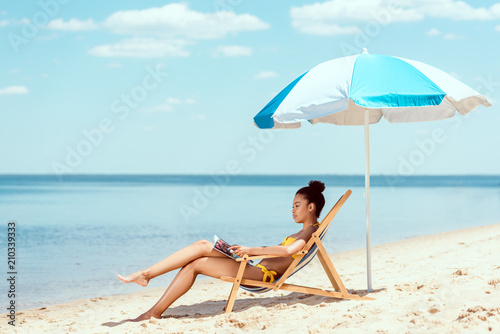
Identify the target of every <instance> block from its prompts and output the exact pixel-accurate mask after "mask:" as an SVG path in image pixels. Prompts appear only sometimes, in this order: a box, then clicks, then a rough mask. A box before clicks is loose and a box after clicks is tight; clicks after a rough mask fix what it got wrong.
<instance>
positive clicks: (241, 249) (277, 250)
mask: <svg viewBox="0 0 500 334" xmlns="http://www.w3.org/2000/svg"><path fill="white" fill-rule="evenodd" d="M314 231H316V228H310V229H309V228H308V229H307V230H305V231H303V232H302V233H301V234H300V235H299V236H297V240H295V241H294V242H292V243H291V244H289V245H286V246H282V245H278V246H269V247H245V246H238V245H234V246H231V247H229V248H230V249H232V250H234V252H235V253H236V255H238V256H240V257H242V256H243V255H245V254H247V255H249V256H252V255H277V256H291V255H293V254H295V253H297V252H299V251H301V250H302V248H304V246H305V245H306V241H308V240H309V239H310V238H311V235H312V234H313V232H314Z"/></svg>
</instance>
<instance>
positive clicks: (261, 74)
mask: <svg viewBox="0 0 500 334" xmlns="http://www.w3.org/2000/svg"><path fill="white" fill-rule="evenodd" d="M277 76H278V73H276V72H274V71H260V72H259V73H257V74H256V75H254V77H253V78H254V79H257V80H259V79H270V78H276V77H277Z"/></svg>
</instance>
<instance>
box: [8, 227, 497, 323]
mask: <svg viewBox="0 0 500 334" xmlns="http://www.w3.org/2000/svg"><path fill="white" fill-rule="evenodd" d="M499 251H500V224H495V225H489V226H483V227H476V228H470V229H464V230H460V231H453V232H447V233H442V234H437V235H431V236H422V237H415V238H411V239H406V240H403V241H399V242H394V243H390V244H385V245H380V246H377V247H374V248H373V250H372V258H373V287H374V289H375V291H374V292H373V293H370V294H369V296H372V297H374V298H376V300H373V301H351V300H338V299H333V298H327V297H319V296H313V295H306V294H300V293H294V292H286V291H284V292H281V291H279V292H273V291H271V292H267V293H265V294H260V295H252V294H250V293H248V292H245V291H244V290H240V292H239V297H238V299H237V300H236V303H235V307H234V311H233V313H231V314H225V313H224V312H223V308H224V306H225V299H226V298H227V296H228V295H229V292H230V289H231V285H230V284H229V283H224V282H221V281H219V280H216V279H205V280H199V281H197V282H196V283H195V285H194V286H193V288H192V289H191V290H190V291H189V292H188V293H187V294H186V295H184V296H183V297H181V298H180V299H178V300H177V301H176V302H175V303H174V304H173V305H172V307H171V308H170V309H168V310H167V311H165V313H164V314H163V318H162V319H152V320H148V321H143V322H141V323H131V322H124V319H127V318H131V317H136V316H138V315H139V314H141V313H142V312H144V311H146V310H147V309H149V308H150V307H151V306H152V305H153V304H154V303H155V302H156V301H157V300H158V298H159V297H160V296H161V295H162V294H163V292H164V290H165V288H166V287H165V288H147V287H146V288H144V290H142V291H140V292H136V293H131V294H127V295H116V296H106V297H96V298H92V299H89V300H77V301H73V302H70V303H66V304H60V305H52V306H47V307H41V308H36V309H31V310H23V311H20V312H19V313H18V314H17V318H16V324H17V326H16V327H15V329H16V330H17V332H18V333H41V332H50V333H73V332H75V333H149V332H158V333H239V332H259V331H273V332H281V333H287V332H297V333H330V332H332V331H333V330H335V332H339V333H360V332H361V333H376V332H379V333H462V332H465V333H467V332H470V333H489V332H491V333H500V255H499V253H500V252H499ZM331 258H332V261H333V263H334V265H335V267H336V268H337V271H338V272H339V274H340V276H341V278H342V279H343V281H344V284H345V286H346V287H347V289H348V290H356V291H358V292H362V290H364V289H366V270H365V267H366V264H365V250H364V249H360V250H353V251H348V252H342V253H336V254H332V255H331ZM291 282H292V283H295V284H301V285H309V286H315V287H321V288H331V286H330V283H329V281H328V278H327V277H326V275H325V274H324V273H323V272H322V267H321V264H320V263H319V261H318V260H317V259H315V260H314V261H313V262H312V263H311V264H310V265H309V266H307V267H306V268H305V269H303V270H302V271H300V272H299V273H298V274H296V275H295V276H293V277H292V278H291ZM6 316H7V314H6V313H4V314H2V315H1V319H2V322H1V324H0V332H2V333H4V332H7V333H9V332H15V330H13V328H12V326H9V325H8V324H7V320H6V319H7V317H6Z"/></svg>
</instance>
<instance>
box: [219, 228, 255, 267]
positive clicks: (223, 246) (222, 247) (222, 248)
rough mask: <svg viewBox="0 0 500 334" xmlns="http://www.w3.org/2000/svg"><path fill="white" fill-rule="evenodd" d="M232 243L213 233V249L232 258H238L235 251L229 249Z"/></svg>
mask: <svg viewBox="0 0 500 334" xmlns="http://www.w3.org/2000/svg"><path fill="white" fill-rule="evenodd" d="M231 246H232V245H230V244H228V243H227V242H225V241H224V240H222V239H221V238H219V237H218V236H217V235H215V234H214V249H215V250H217V251H219V252H221V253H222V254H224V255H226V256H227V257H230V258H231V259H233V260H236V259H238V258H239V256H238V255H236V253H235V252H234V251H233V250H231V249H229V247H231ZM248 263H253V261H252V260H249V261H248Z"/></svg>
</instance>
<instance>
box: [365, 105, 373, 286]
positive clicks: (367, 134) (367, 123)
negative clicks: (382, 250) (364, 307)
mask: <svg viewBox="0 0 500 334" xmlns="http://www.w3.org/2000/svg"><path fill="white" fill-rule="evenodd" d="M369 129H370V111H369V110H368V109H365V201H366V202H365V204H366V212H365V216H366V272H367V276H368V277H367V279H368V282H367V286H368V287H367V292H371V291H372V254H371V242H370V233H371V231H370V230H371V228H370V130H369Z"/></svg>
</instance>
